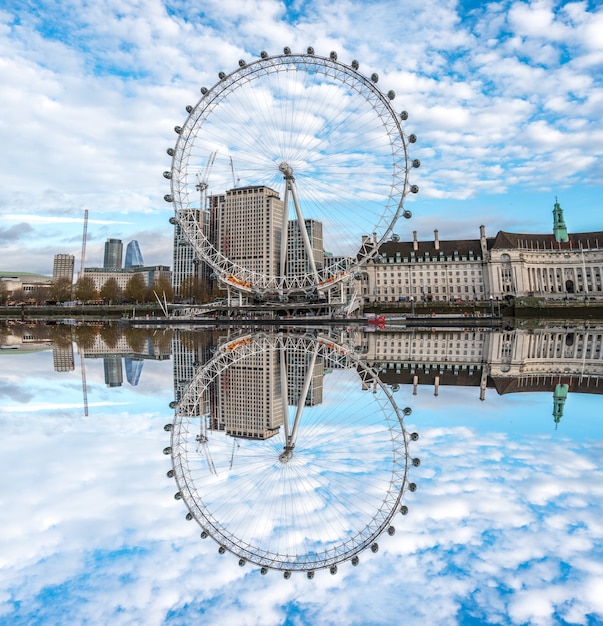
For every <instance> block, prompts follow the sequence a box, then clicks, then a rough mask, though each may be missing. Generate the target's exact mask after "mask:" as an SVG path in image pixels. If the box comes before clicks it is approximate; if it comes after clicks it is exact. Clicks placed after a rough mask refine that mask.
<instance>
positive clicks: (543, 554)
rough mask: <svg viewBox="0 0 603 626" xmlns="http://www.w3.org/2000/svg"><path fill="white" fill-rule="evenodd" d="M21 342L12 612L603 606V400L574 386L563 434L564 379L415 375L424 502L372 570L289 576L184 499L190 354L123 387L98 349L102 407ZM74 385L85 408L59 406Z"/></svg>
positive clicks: (195, 617) (385, 617) (6, 429)
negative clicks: (493, 383)
mask: <svg viewBox="0 0 603 626" xmlns="http://www.w3.org/2000/svg"><path fill="white" fill-rule="evenodd" d="M6 352H9V354H6V353H5V354H2V356H1V357H0V372H1V373H2V376H1V377H0V380H1V381H2V384H1V385H0V397H1V398H2V399H3V402H2V403H1V406H0V435H1V436H0V476H2V479H0V498H1V501H2V506H1V507H0V524H1V525H2V529H3V532H2V534H1V535H0V598H1V599H2V601H1V602H0V624H11V626H13V625H20V624H23V625H25V624H27V625H28V626H29V625H30V624H40V625H44V626H46V625H47V624H59V623H65V622H68V623H72V624H84V623H88V624H128V625H129V624H145V625H146V624H149V625H150V626H152V625H153V624H164V623H168V624H178V625H180V624H182V625H184V624H191V623H196V622H198V621H199V620H200V619H201V620H202V621H203V623H205V624H211V625H213V624H216V625H218V624H219V625H220V626H221V625H222V624H241V623H242V624H250V625H251V624H262V625H273V624H274V625H277V624H284V623H290V624H308V625H310V624H312V625H315V624H319V625H321V626H322V625H327V624H329V625H330V624H337V623H345V624H358V625H362V626H366V625H375V626H376V625H389V624H392V623H396V620H397V619H398V618H399V616H400V615H401V614H403V615H404V616H405V621H406V623H409V624H413V625H414V624H421V625H424V624H425V625H433V626H441V624H459V625H465V624H467V625H468V624H484V623H494V624H501V625H503V624H504V625H520V624H530V625H532V624H534V625H538V626H558V625H559V624H600V623H602V621H603V601H602V598H603V586H602V585H603V583H602V581H603V569H602V565H601V564H602V563H603V532H602V527H601V510H602V509H603V490H602V487H601V485H602V484H603V476H602V475H601V472H602V470H601V455H602V453H603V450H602V447H601V441H602V440H603V421H601V419H600V416H601V414H602V411H601V396H600V395H598V396H597V395H592V396H587V395H583V394H570V395H569V397H568V400H567V402H566V405H565V415H564V418H563V420H562V421H561V423H560V425H559V428H558V429H557V430H554V424H553V419H552V415H551V414H552V408H553V402H552V394H546V393H535V394H516V395H508V396H497V395H495V393H494V391H490V390H489V392H488V393H487V395H486V400H485V401H480V400H479V390H478V388H477V387H471V388H462V387H441V388H440V391H439V395H438V396H437V397H436V396H434V395H433V389H432V388H431V387H420V388H419V390H418V393H417V395H413V394H412V387H411V386H402V387H401V388H400V390H399V391H398V392H396V394H395V399H396V402H397V403H398V404H399V405H400V406H410V407H411V408H412V409H413V411H412V414H411V415H410V416H409V417H408V418H407V419H406V425H407V428H408V429H409V430H413V431H414V430H416V431H418V432H419V433H420V439H419V440H418V441H417V442H416V443H414V444H413V453H415V454H417V455H418V456H419V457H420V458H421V466H420V467H419V468H415V469H413V478H414V479H415V480H416V482H417V485H418V489H417V491H416V492H415V493H413V494H407V496H406V497H405V500H406V503H407V504H408V506H409V509H410V511H409V514H408V515H407V516H406V517H402V516H397V517H396V519H395V526H396V529H397V532H396V534H395V535H394V536H393V537H390V536H387V535H384V536H383V537H381V538H380V540H379V545H380V550H379V552H378V553H377V554H371V553H370V551H366V552H363V553H362V555H361V563H360V566H358V567H357V568H354V567H352V566H351V565H350V564H349V563H347V564H343V565H341V567H340V568H339V572H338V574H337V575H336V576H331V575H330V574H328V573H327V572H325V571H321V572H318V573H317V575H316V577H315V579H314V580H313V581H309V580H307V579H306V578H305V577H304V576H303V575H299V576H292V578H291V579H290V580H284V579H283V577H282V575H280V574H279V573H277V572H270V573H269V574H268V575H267V576H261V575H260V574H259V572H258V571H257V568H254V567H253V566H246V567H244V568H240V567H239V566H238V565H237V560H236V558H234V557H232V555H224V556H220V555H219V554H218V551H217V546H216V544H215V543H214V542H213V541H211V540H206V541H202V540H201V539H200V538H199V529H198V528H197V526H196V525H195V523H194V522H189V521H186V520H185V518H184V517H185V515H184V514H185V509H184V506H183V505H182V503H181V502H177V501H175V500H174V497H173V495H174V491H175V488H174V482H173V481H172V480H169V479H167V478H166V476H165V472H166V471H167V469H168V468H169V467H170V463H169V458H168V457H166V456H164V455H163V454H162V453H161V450H162V448H163V447H164V446H165V445H166V441H167V439H166V438H167V433H166V432H164V430H163V424H165V423H166V422H167V421H170V420H171V417H172V415H173V413H172V411H171V410H170V409H169V407H168V403H169V401H170V400H171V399H172V397H173V395H172V394H173V391H172V384H173V380H172V366H173V364H172V362H171V361H162V362H153V361H145V363H144V367H143V372H142V376H141V378H140V383H139V385H138V386H137V387H131V386H129V385H128V384H127V383H125V382H124V385H123V386H122V387H119V388H112V389H108V388H107V387H106V386H105V384H104V377H103V367H102V360H100V359H88V360H87V361H86V369H87V372H86V373H87V381H88V384H89V387H90V389H89V394H88V395H89V402H90V414H89V416H88V417H87V418H86V417H84V416H83V412H82V406H81V401H82V397H81V378H80V372H79V371H78V369H77V368H76V370H74V371H73V372H61V373H59V372H54V371H53V360H52V352H51V351H50V350H46V351H42V352H38V353H32V354H20V353H19V352H17V351H6ZM76 362H77V359H76ZM328 376H332V374H329V375H328ZM333 380H335V379H333ZM356 380H358V381H359V379H357V378H356ZM327 387H329V385H327ZM351 387H352V386H351V385H346V386H345V389H343V387H342V389H341V390H339V391H336V394H335V395H336V396H338V395H339V396H344V395H345V396H346V397H345V398H344V400H343V402H344V404H342V405H341V407H340V411H341V412H342V415H343V414H344V412H345V406H346V405H345V403H348V404H349V405H350V406H353V407H356V406H360V405H361V404H362V403H363V402H366V393H367V392H363V391H360V389H359V386H358V385H356V386H355V387H354V388H353V389H352V388H351ZM57 397H61V398H62V399H63V400H64V405H65V406H64V407H63V408H59V409H54V410H51V409H52V408H53V407H54V403H53V402H50V399H52V398H57ZM328 397H329V398H330V395H329V396H328ZM327 402H328V398H327V397H325V403H327ZM327 408H328V406H327ZM367 552H368V554H367Z"/></svg>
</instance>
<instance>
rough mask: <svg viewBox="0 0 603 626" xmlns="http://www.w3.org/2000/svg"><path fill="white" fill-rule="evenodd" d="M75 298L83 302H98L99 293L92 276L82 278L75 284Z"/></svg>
mask: <svg viewBox="0 0 603 626" xmlns="http://www.w3.org/2000/svg"><path fill="white" fill-rule="evenodd" d="M74 293H75V297H76V298H77V299H78V300H81V301H82V302H90V300H98V291H97V290H96V287H95V286H94V279H93V278H92V276H82V278H80V279H79V280H78V281H77V283H75V292H74Z"/></svg>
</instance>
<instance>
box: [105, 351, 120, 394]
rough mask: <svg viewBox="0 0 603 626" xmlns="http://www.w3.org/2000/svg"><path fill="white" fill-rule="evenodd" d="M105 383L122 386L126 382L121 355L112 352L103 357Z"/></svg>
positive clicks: (111, 385)
mask: <svg viewBox="0 0 603 626" xmlns="http://www.w3.org/2000/svg"><path fill="white" fill-rule="evenodd" d="M103 369H104V372H105V385H107V387H121V386H122V384H123V382H124V377H123V369H122V366H121V356H119V355H117V354H110V355H107V356H104V357H103Z"/></svg>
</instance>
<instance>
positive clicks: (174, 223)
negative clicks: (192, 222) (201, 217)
mask: <svg viewBox="0 0 603 626" xmlns="http://www.w3.org/2000/svg"><path fill="white" fill-rule="evenodd" d="M168 222H169V223H170V224H171V225H172V226H176V224H177V223H178V220H177V219H176V218H175V217H174V216H172V217H170V219H169V220H168ZM177 405H178V403H177V402H174V401H173V400H172V402H170V409H175V408H176V406H177Z"/></svg>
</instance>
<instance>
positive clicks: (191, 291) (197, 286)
mask: <svg viewBox="0 0 603 626" xmlns="http://www.w3.org/2000/svg"><path fill="white" fill-rule="evenodd" d="M204 295H205V294H204V290H203V284H202V282H201V280H200V279H199V278H197V277H196V276H187V277H186V278H185V279H184V280H183V281H182V282H181V283H180V297H181V298H182V300H184V301H186V302H191V303H193V304H197V303H200V302H203V301H204Z"/></svg>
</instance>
